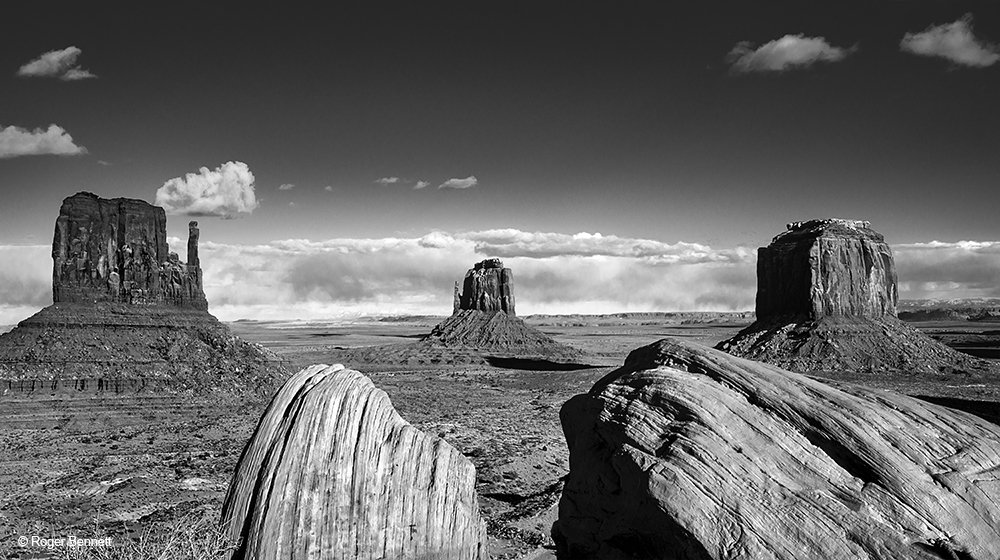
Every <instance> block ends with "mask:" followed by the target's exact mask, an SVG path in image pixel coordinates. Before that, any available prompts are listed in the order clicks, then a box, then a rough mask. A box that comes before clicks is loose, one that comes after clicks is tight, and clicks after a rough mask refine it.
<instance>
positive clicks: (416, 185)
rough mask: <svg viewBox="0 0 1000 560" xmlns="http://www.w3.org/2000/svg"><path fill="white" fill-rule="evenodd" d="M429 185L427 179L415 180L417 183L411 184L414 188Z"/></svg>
mask: <svg viewBox="0 0 1000 560" xmlns="http://www.w3.org/2000/svg"><path fill="white" fill-rule="evenodd" d="M429 186H431V184H430V183H428V182H427V181H417V184H415V185H413V188H414V189H422V188H425V187H429Z"/></svg>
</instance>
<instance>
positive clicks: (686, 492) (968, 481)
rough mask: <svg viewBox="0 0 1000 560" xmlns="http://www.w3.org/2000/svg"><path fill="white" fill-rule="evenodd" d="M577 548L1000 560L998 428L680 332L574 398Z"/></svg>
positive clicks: (568, 526)
mask: <svg viewBox="0 0 1000 560" xmlns="http://www.w3.org/2000/svg"><path fill="white" fill-rule="evenodd" d="M561 419H562V425H563V430H564V432H565V435H566V440H567V443H568V445H569V449H570V474H569V478H568V480H567V482H566V486H565V489H564V491H563V496H562V499H561V502H560V506H559V521H558V523H557V527H556V531H555V533H556V537H557V542H559V543H560V546H561V547H562V548H563V552H565V553H567V554H568V557H571V558H602V559H603V558H608V559H614V558H663V559H688V560H693V559H698V560H705V559H719V560H721V559H727V560H770V559H787V560H799V559H813V558H815V559H820V558H837V559H865V560H876V559H884V560H899V559H925V560H931V559H933V560H941V559H945V558H946V559H962V560H987V559H994V558H1000V427H998V426H996V425H994V424H990V423H988V422H986V421H984V420H981V419H979V418H977V417H974V416H972V415H969V414H965V413H962V412H958V411H954V410H951V409H947V408H944V407H941V406H936V405H932V404H929V403H926V402H923V401H918V400H916V399H913V398H910V397H906V396H903V395H900V394H897V393H892V392H888V391H877V390H872V389H865V388H861V387H856V386H850V385H845V386H843V387H841V388H839V389H838V388H833V387H831V386H828V385H825V384H823V383H821V382H818V381H815V380H813V379H809V378H807V377H804V376H802V375H799V374H795V373H791V372H788V371H784V370H781V369H779V368H777V367H774V366H770V365H767V364H761V363H756V362H751V361H748V360H743V359H740V358H735V357H733V356H730V355H728V354H725V353H722V352H719V351H716V350H711V349H708V348H703V347H700V346H696V345H692V344H686V343H681V342H677V341H673V340H669V339H664V340H661V341H659V342H657V343H654V344H652V345H649V346H646V347H643V348H639V349H637V350H635V351H633V352H632V353H631V354H630V355H629V356H628V358H627V359H626V361H625V365H624V366H623V367H622V368H620V369H618V370H616V371H614V372H612V373H610V374H608V375H607V376H606V377H605V378H604V379H602V380H601V381H599V382H598V383H597V384H595V386H594V387H593V389H591V391H590V392H589V393H588V394H586V395H578V396H576V397H574V398H573V399H571V400H570V401H569V402H567V403H566V405H564V407H563V409H562V411H561Z"/></svg>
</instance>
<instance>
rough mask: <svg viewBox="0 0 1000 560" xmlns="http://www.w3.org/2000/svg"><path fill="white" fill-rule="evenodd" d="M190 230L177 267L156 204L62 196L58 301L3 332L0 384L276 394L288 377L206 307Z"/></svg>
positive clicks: (36, 388)
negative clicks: (185, 253)
mask: <svg viewBox="0 0 1000 560" xmlns="http://www.w3.org/2000/svg"><path fill="white" fill-rule="evenodd" d="M198 236H199V232H198V224H197V222H191V223H190V224H189V239H188V259H187V263H181V262H180V259H179V258H178V256H177V254H176V253H171V252H169V248H168V247H167V242H166V215H165V214H164V211H163V209H162V208H158V207H156V206H152V205H150V204H147V203H145V202H143V201H141V200H133V199H127V198H116V199H111V200H108V199H104V198H100V197H98V196H96V195H93V194H90V193H78V194H75V195H73V196H71V197H68V198H66V199H65V200H64V201H63V204H62V207H61V208H60V211H59V217H58V218H57V220H56V228H55V237H54V239H53V243H52V258H53V272H52V293H53V299H54V300H55V302H54V303H53V304H52V305H50V306H48V307H46V308H45V309H42V310H41V311H39V312H38V313H36V314H35V315H33V316H31V317H29V318H27V319H25V320H23V321H21V322H20V323H19V324H18V326H17V327H16V328H15V329H13V330H12V331H10V332H7V333H4V334H2V335H0V392H15V393H27V394H30V393H36V394H44V393H60V394H61V393H69V394H72V393H119V392H133V391H138V392H147V391H148V392H157V393H164V392H167V393H181V392H184V393H197V394H214V395H219V396H224V397H227V398H228V397H233V396H235V397H237V398H241V399H242V398H245V397H250V398H253V399H258V398H266V397H268V396H270V395H271V394H273V391H274V390H275V389H277V387H278V384H279V383H280V381H281V380H283V379H284V378H285V377H286V376H287V372H285V371H284V366H283V364H281V363H280V359H279V358H278V357H277V356H275V355H274V354H273V353H271V352H268V351H267V350H265V349H264V348H263V347H261V346H259V345H256V344H250V343H247V342H245V341H242V340H240V339H239V338H237V337H235V336H233V334H232V332H230V331H229V329H228V328H227V327H226V326H225V325H223V324H222V323H220V322H219V321H218V320H217V319H216V318H215V317H213V316H212V315H211V314H209V313H208V311H207V309H208V302H207V301H206V299H205V294H204V292H203V291H202V272H201V268H200V261H199V258H198Z"/></svg>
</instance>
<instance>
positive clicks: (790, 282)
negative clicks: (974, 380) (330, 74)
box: [716, 218, 993, 375]
mask: <svg viewBox="0 0 1000 560" xmlns="http://www.w3.org/2000/svg"><path fill="white" fill-rule="evenodd" d="M897 299H898V294H897V287H896V266H895V263H894V261H893V257H892V251H891V249H890V248H889V245H888V244H886V242H885V239H884V238H883V237H882V234H880V233H878V232H876V231H875V230H873V229H872V228H871V226H870V224H869V223H868V222H864V221H859V220H844V219H838V218H832V219H827V220H810V221H807V222H793V223H791V224H788V226H787V230H786V231H785V232H783V233H781V234H779V235H778V236H776V237H775V238H774V240H773V241H772V242H771V244H770V245H768V246H767V247H761V248H760V249H758V251H757V306H756V321H755V322H754V323H753V324H752V325H750V326H749V327H747V328H746V329H743V330H742V331H740V332H739V333H738V334H737V335H736V336H734V337H733V338H731V339H729V340H726V341H723V342H720V343H719V344H718V345H717V346H716V348H719V349H720V350H725V351H726V352H729V353H730V354H733V355H735V356H740V357H743V358H750V359H753V360H758V361H762V362H767V363H770V364H774V365H778V366H781V367H784V368H787V369H791V370H793V371H800V372H827V373H832V372H863V373H891V374H898V373H902V374H907V375H910V374H913V373H927V374H930V373H934V374H937V373H944V374H949V373H953V372H965V373H987V372H990V371H992V370H993V368H992V366H991V365H990V364H989V363H988V362H986V361H984V360H980V359H977V358H973V357H971V356H968V355H965V354H962V353H960V352H957V351H955V350H952V349H951V348H948V347H947V346H945V345H944V344H941V343H939V342H937V341H935V340H934V339H932V338H930V337H929V336H927V335H925V334H923V333H921V332H919V331H918V330H916V329H915V328H913V327H910V326H909V325H906V324H905V323H903V322H902V321H900V320H899V319H897V318H896V303H897Z"/></svg>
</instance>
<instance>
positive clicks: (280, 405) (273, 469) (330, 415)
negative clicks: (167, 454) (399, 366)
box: [223, 364, 486, 560]
mask: <svg viewBox="0 0 1000 560" xmlns="http://www.w3.org/2000/svg"><path fill="white" fill-rule="evenodd" d="M475 482H476V473H475V467H473V465H472V463H471V462H469V460H468V459H466V458H465V457H464V456H463V455H462V454H461V453H460V452H458V451H457V450H455V449H454V448H453V447H451V446H450V445H449V444H448V443H447V442H445V441H444V440H442V439H439V438H436V437H432V436H428V435H427V434H424V433H423V432H421V431H420V430H417V429H416V428H414V427H413V426H411V425H410V424H408V423H407V422H406V421H404V420H403V419H402V418H401V417H400V416H399V414H398V413H397V412H396V410H395V409H394V408H393V407H392V404H391V403H390V402H389V397H388V396H387V395H386V394H385V393H384V392H383V391H381V390H379V389H376V388H375V386H374V385H372V383H371V381H370V380H369V379H368V378H367V377H365V376H364V375H362V374H360V373H358V372H356V371H352V370H348V369H344V367H343V366H341V365H339V364H338V365H335V366H325V365H317V366H311V367H309V368H306V369H304V370H302V371H300V372H299V373H297V374H295V375H294V376H292V377H291V378H290V379H289V380H288V382H287V383H285V385H284V386H283V387H282V388H281V390H280V391H279V392H278V393H277V395H276V396H275V397H274V400H273V401H272V402H271V404H270V405H269V406H268V408H267V411H266V412H265V413H264V416H263V417H262V418H261V420H260V423H259V424H258V426H257V429H256V431H255V433H254V435H253V437H252V438H251V439H250V442H249V443H248V444H247V447H246V448H245V449H244V451H243V455H242V457H241V458H240V462H239V465H238V466H237V469H236V473H235V474H234V476H233V480H232V483H231V485H230V488H229V492H228V494H227V496H226V500H225V504H224V506H223V523H224V526H225V527H226V530H227V531H228V534H229V537H230V538H231V539H232V541H233V542H239V543H240V544H239V548H238V549H236V550H235V551H234V553H233V555H232V558H233V559H251V558H252V559H255V560H268V559H277V558H315V559H318V560H335V559H336V560H339V559H373V560H374V559H383V558H384V559H396V558H398V559H403V558H421V559H428V560H431V559H442V560H444V559H448V560H452V559H454V560H474V559H480V558H485V557H486V550H485V543H486V531H485V526H484V524H483V522H482V520H481V519H480V514H479V504H478V499H477V497H476V491H475Z"/></svg>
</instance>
